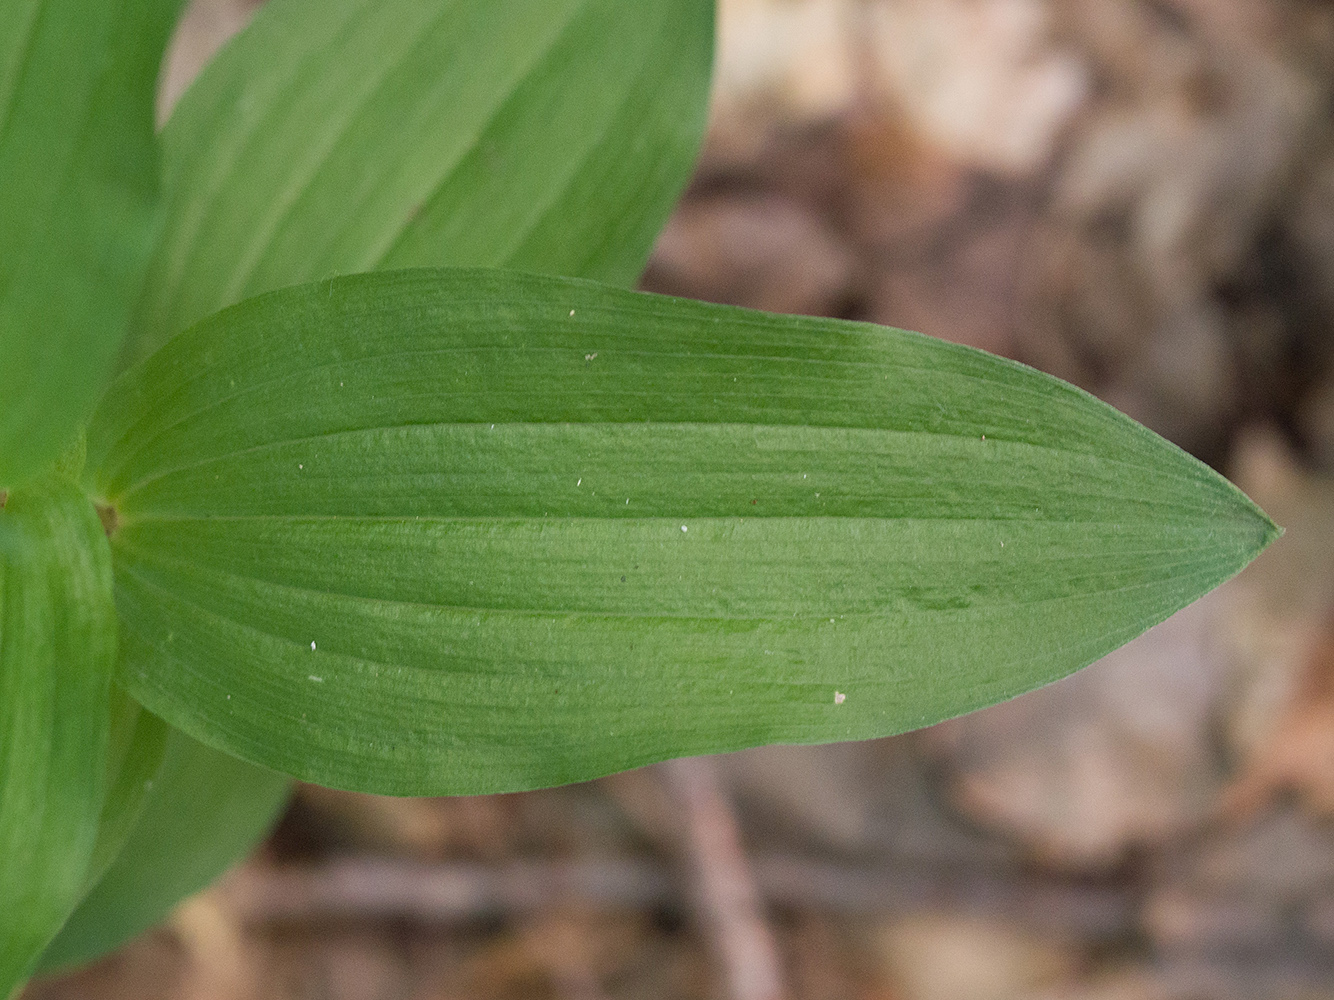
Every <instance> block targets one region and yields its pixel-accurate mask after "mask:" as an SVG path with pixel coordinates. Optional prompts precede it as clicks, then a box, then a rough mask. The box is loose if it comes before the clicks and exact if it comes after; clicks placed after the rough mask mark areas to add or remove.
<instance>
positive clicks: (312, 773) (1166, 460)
mask: <svg viewBox="0 0 1334 1000" xmlns="http://www.w3.org/2000/svg"><path fill="white" fill-rule="evenodd" d="M89 447H90V452H89V464H90V467H91V468H93V469H95V470H96V472H95V475H94V488H95V489H96V490H97V491H98V493H99V495H101V496H103V497H105V498H106V499H107V500H108V501H110V502H112V503H114V504H115V506H116V508H117V510H118V511H119V516H120V518H121V524H120V527H119V529H118V530H117V532H116V533H115V535H114V537H113V551H114V553H115V562H116V574H117V604H118V607H119V609H120V612H121V615H122V619H123V621H124V623H125V634H124V640H123V641H124V643H125V657H124V661H123V662H124V667H125V675H124V679H125V682H126V683H127V684H129V685H130V687H131V689H132V691H133V692H134V693H135V695H136V697H139V698H140V699H141V700H143V701H144V703H145V704H146V705H148V706H149V707H150V708H152V709H153V710H154V711H156V712H159V713H161V714H162V715H163V716H164V717H165V718H167V719H168V720H170V721H171V722H173V723H175V724H176V725H178V726H180V727H181V728H183V729H185V730H186V731H187V732H189V733H192V734H193V735H195V736H196V737H198V738H199V739H202V740H204V741H205V742H208V743H210V744H212V745H215V746H218V747H221V748H224V749H226V750H229V751H231V752H233V753H236V754H238V755H240V756H242V757H245V758H247V759H249V760H252V761H255V762H258V763H262V764H264V765H266V766H270V767H273V768H275V769H279V770H283V771H286V772H289V773H292V774H296V775H298V776H301V777H303V778H307V779H309V780H314V781H318V782H322V783H325V784H330V785H335V786H342V787H350V788H360V789H369V790H376V791H382V792H394V793H428V792H429V793H457V792H483V791H496V790H502V789H514V788H526V787H533V786H537V785H547V784H554V783H558V782H562V781H572V780H576V779H579V778H586V777H590V776H592V775H596V774H601V773H605V772H608V771H612V770H615V769H618V768H625V767H630V766H633V765H636V764H641V763H644V762H646V761H650V760H655V759H659V758H662V757H667V756H672V755H679V754H689V753H702V752H706V751H715V750H726V749H733V748H737V747H741V746H748V745H753V744H757V743H763V742H774V741H800V742H813V741H822V740H835V739H853V738H861V737H867V736H874V735H881V734H885V733H891V732H897V731H900V730H904V729H908V728H912V727H915V726H921V725H925V724H928V723H930V722H934V721H936V720H938V719H941V718H944V717H946V716H949V715H952V714H955V713H958V712H962V711H966V710H968V709H972V708H976V707H978V706H980V705H983V704H987V703H989V702H993V701H996V700H999V699H1002V698H1006V697H1009V696H1011V695H1014V694H1017V693H1019V692H1021V691H1024V690H1027V689H1029V688H1032V687H1034V686H1036V685H1039V684H1042V683H1045V682H1047V681H1050V680H1052V679H1054V678H1056V677H1059V676H1062V675H1063V674H1065V673H1068V672H1069V671H1071V670H1073V669H1075V668H1077V667H1079V666H1082V665H1084V664H1086V663H1088V662H1090V661H1091V660H1093V659H1095V658H1096V657H1098V656H1100V655H1101V654H1103V653H1105V652H1107V651H1108V650H1110V649H1112V648H1114V647H1115V646H1117V645H1119V644H1120V643H1122V642H1124V641H1126V640H1127V639H1129V638H1131V637H1132V636H1134V635H1136V634H1138V633H1139V632H1141V631H1143V630H1144V629H1145V628H1147V627H1148V626H1150V625H1152V624H1153V623H1155V622H1157V621H1160V620H1161V619H1163V618H1165V617H1166V616H1167V615H1168V614H1170V613H1171V612H1172V611H1174V610H1176V609H1177V608H1179V607H1181V606H1182V605H1184V604H1186V603H1188V602H1189V601H1191V600H1193V599H1194V598H1195V597H1197V596H1199V595H1200V594H1202V593H1204V592H1205V591H1207V590H1208V589H1210V588H1211V587H1213V586H1214V585H1216V584H1217V583H1218V582H1220V581H1221V580H1223V579H1225V578H1227V577H1228V576H1230V575H1231V574H1233V573H1235V572H1236V571H1237V570H1238V569H1240V568H1241V567H1242V566H1243V565H1245V564H1246V562H1248V561H1249V560H1250V559H1251V558H1252V557H1253V556H1254V555H1255V554H1256V553H1257V552H1258V551H1260V549H1261V548H1263V546H1264V545H1265V544H1267V542H1268V541H1269V539H1270V538H1271V537H1272V533H1273V531H1274V528H1273V526H1272V524H1270V522H1269V521H1268V520H1267V519H1266V518H1265V517H1264V516H1263V514H1261V513H1260V512H1259V511H1258V510H1257V509H1256V508H1255V507H1254V506H1253V505H1252V504H1251V503H1250V502H1249V501H1247V500H1246V499H1245V497H1243V496H1242V495H1241V494H1239V493H1238V492H1237V491H1236V490H1235V488H1234V487H1232V486H1231V485H1230V484H1228V483H1227V482H1226V481H1225V480H1223V479H1221V478H1220V477H1218V476H1217V475H1215V474H1214V473H1213V472H1211V471H1210V470H1208V469H1207V468H1206V467H1204V466H1202V465H1201V464H1200V463H1198V462H1196V461H1195V460H1194V459H1191V458H1190V457H1189V456H1186V455H1185V454H1183V453H1182V452H1180V451H1179V450H1177V449H1176V448H1174V447H1173V446H1171V445H1169V444H1167V443H1166V442H1164V441H1162V440H1161V439H1160V438H1157V437H1156V436H1155V435H1153V434H1151V433H1150V432H1148V431H1147V430H1145V429H1144V428H1142V427H1139V426H1138V425H1136V424H1134V423H1133V422H1131V421H1130V420H1128V419H1127V418H1125V417H1123V416H1121V415H1120V414H1118V413H1116V412H1115V411H1114V410H1112V409H1110V408H1109V407H1107V406H1104V405H1103V404H1101V403H1099V402H1097V401H1096V400H1094V399H1092V398H1091V397H1089V396H1087V395H1085V394H1084V393H1081V392H1079V391H1078V390H1076V389H1074V388H1072V387H1070V386H1068V385H1065V384H1064V383H1061V382H1059V381H1057V380H1055V379H1052V378H1049V377H1046V376H1043V375H1041V374H1039V373H1037V372H1034V371H1032V370H1030V369H1026V368H1023V367H1022V366H1019V365H1015V364H1012V363H1010V362H1006V361H1003V360H1000V359H996V358H993V357H991V356H988V355H985V354H982V353H980V352H976V351H971V350H968V349H966V348H961V347H957V346H953V345H949V344H945V343H941V342H938V341H933V340H930V339H928V338H925V337H921V336H918V335H915V334H908V333H903V332H899V331H893V330H887V329H884V328H877V327H871V326H867V325H858V324H847V323H839V322H836V321H828V320H815V319H804V318H794V317H778V316H766V315H763V314H757V313H751V312H745V311H740V310H735V309H728V308H724V307H717V306H708V305H703V304H700V303H692V302H684V301H677V300H670V299H664V298H659V297H652V296H645V295H637V294H633V293H627V292H618V291H615V290H612V289H608V288H605V287H601V286H597V285H593V284H589V283H584V282H578V281H568V280H558V279H543V278H538V277H534V276H526V277H525V276H517V275H507V274H504V273H498V272H484V271H416V272H400V273H394V274H380V275H365V276H358V277H355V278H348V279H342V280H338V281H333V282H326V283H319V284H315V285H309V286H304V287H300V288H295V289H289V290H285V291H282V292H278V293H275V294H272V295H269V296H264V297H261V298H259V299H256V300H252V301H249V302H247V303H244V304H242V305H241V306H238V307H236V308H234V309H231V310H228V311H225V312H223V313H221V314H219V315H217V316H215V317H213V318H211V319H209V320H207V321H206V322H204V323H202V324H200V325H199V326H198V327H196V328H194V329H193V330H192V331H190V332H189V333H187V334H185V335H183V336H182V337H180V338H178V339H177V340H176V341H174V342H173V343H172V344H171V345H169V346H168V347H167V348H166V349H165V350H163V351H161V352H159V354H158V355H156V356H155V357H154V358H153V359H151V361H150V362H149V363H147V364H146V365H144V366H142V367H140V368H138V369H136V370H134V371H132V372H130V373H127V375H126V376H125V377H123V378H122V379H121V380H120V381H119V382H118V383H117V384H116V385H115V386H114V388H113V390H112V392H111V393H110V395H109V397H108V399H107V401H106V404H105V406H104V408H103V409H102V410H100V411H99V416H98V418H97V420H96V421H95V423H94V427H93V430H92V432H91V435H90V444H89Z"/></svg>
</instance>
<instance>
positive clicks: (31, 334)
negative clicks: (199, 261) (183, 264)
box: [0, 0, 180, 488]
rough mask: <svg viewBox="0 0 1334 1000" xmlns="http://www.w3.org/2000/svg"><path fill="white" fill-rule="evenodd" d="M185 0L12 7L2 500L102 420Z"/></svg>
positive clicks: (6, 91)
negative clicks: (170, 39) (170, 36)
mask: <svg viewBox="0 0 1334 1000" xmlns="http://www.w3.org/2000/svg"><path fill="white" fill-rule="evenodd" d="M179 6H180V0H104V2H99V3H87V2H84V0H0V488H2V487H4V486H13V485H15V484H17V483H19V482H21V481H23V480H24V479H25V478H27V477H28V476H30V475H32V474H33V473H34V472H35V471H37V470H38V469H40V468H41V467H43V466H45V465H47V464H48V463H50V462H51V461H52V460H53V459H54V458H55V457H56V455H57V453H58V452H59V451H60V449H61V448H62V447H63V446H65V445H66V444H67V443H68V441H69V439H70V438H71V437H73V436H74V434H75V431H76V430H77V428H78V425H79V423H80V422H81V421H82V420H83V419H84V418H86V417H87V415H88V412H89V410H91V409H92V406H93V403H94V401H95V398H96V395H97V392H98V390H100V389H101V387H102V385H103V383H104V381H105V379H106V377H107V374H108V371H109V369H110V366H111V363H112V362H113V360H114V359H115V356H116V351H117V349H118V348H119V346H120V343H121V339H122V337H123V336H124V333H125V325H126V320H127V318H128V316H129V312H130V309H131V307H132V305H133V303H134V301H135V299H136V298H137V296H138V294H139V289H140V284H141V282H142V280H143V275H144V268H145V265H146V262H147V259H148V254H149V252H150V250H151V246H152V240H153V234H154V223H155V219H156V216H155V212H154V204H155V198H156V194H157V160H156V148H155V143H154V139H153V90H154V84H155V82H156V80H157V73H158V65H159V63H160V62H161V59H162V49H163V46H164V45H165V43H166V38H167V33H168V32H169V31H170V29H171V25H172V23H173V22H174V20H175V17H176V12H177V9H178V7H179Z"/></svg>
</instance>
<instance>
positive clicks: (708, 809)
mask: <svg viewBox="0 0 1334 1000" xmlns="http://www.w3.org/2000/svg"><path fill="white" fill-rule="evenodd" d="M662 768H663V771H664V773H665V774H666V775H667V778H668V783H669V785H670V786H671V788H672V790H673V791H674V792H675V797H676V798H677V799H678V801H679V802H680V805H681V809H682V813H683V818H684V822H685V838H686V844H685V846H686V852H687V861H688V863H689V867H690V874H691V881H690V895H691V897H692V900H693V902H694V908H695V912H696V913H697V914H698V915H699V918H700V922H701V924H702V925H703V928H704V930H705V931H706V933H707V934H708V936H709V940H710V942H711V943H712V945H713V950H714V951H715V952H716V953H717V955H718V960H719V961H720V962H721V963H722V966H723V969H724V972H725V975H726V979H727V986H728V996H729V997H731V998H732V1000H781V998H782V997H783V996H784V995H785V992H786V991H785V990H784V989H783V971H782V963H781V961H780V959H779V957H778V948H777V946H776V945H775V943H774V938H773V932H772V931H771V930H770V928H769V924H768V921H767V920H766V919H765V915H764V903H763V899H762V897H761V895H760V892H759V891H758V890H757V889H756V887H755V880H754V878H753V876H752V875H751V869H750V863H749V861H748V860H747V858H746V852H745V849H744V848H743V847H742V845H741V831H740V829H739V827H738V825H737V821H736V815H735V813H734V812H733V811H732V806H731V803H729V802H728V800H727V796H726V794H725V793H724V792H723V789H722V786H721V784H720V783H719V781H718V775H717V770H716V764H715V762H714V760H713V758H712V757H691V758H686V759H683V760H673V761H669V762H668V763H666V764H664V765H662Z"/></svg>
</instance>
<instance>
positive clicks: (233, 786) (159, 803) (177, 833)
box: [42, 713, 289, 971]
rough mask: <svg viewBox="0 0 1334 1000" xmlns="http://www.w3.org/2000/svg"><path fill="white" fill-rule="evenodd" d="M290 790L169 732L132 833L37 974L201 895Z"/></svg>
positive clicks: (94, 952)
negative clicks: (179, 902)
mask: <svg viewBox="0 0 1334 1000" xmlns="http://www.w3.org/2000/svg"><path fill="white" fill-rule="evenodd" d="M145 714H147V713H145ZM150 718H151V717H150ZM288 785H289V782H288V779H287V778H286V777H285V776H283V775H279V774H274V773H273V772H271V771H265V770H263V769H261V768H257V767H254V766H252V765H250V764H247V763H245V762H244V761H240V760H237V759H236V758H235V757H232V756H230V755H228V754H223V753H218V752H217V751H216V750H210V749H209V748H208V747H205V746H202V745H200V744H199V743H196V742H195V741H194V740H192V739H190V738H189V737H187V736H185V735H183V734H182V733H180V732H178V731H176V730H172V731H171V732H170V734H169V735H168V737H167V746H166V752H165V759H164V761H163V764H162V767H161V769H160V770H159V771H158V772H157V775H156V777H155V778H154V780H153V785H152V789H151V790H150V791H149V793H148V796H147V801H146V802H145V803H144V805H143V811H142V813H141V814H140V815H139V821H138V823H137V824H136V825H135V827H134V828H133V831H132V832H131V833H130V834H129V838H128V840H127V841H126V842H125V844H124V847H123V849H122V850H121V851H120V852H119V853H118V854H117V855H116V858H115V860H114V861H113V862H112V864H111V866H110V867H109V868H108V869H107V870H106V872H105V874H103V875H102V877H101V878H100V880H99V881H98V883H97V885H96V887H95V888H94V889H93V890H92V892H90V893H89V895H88V896H87V898H85V899H84V900H83V902H82V903H81V904H80V905H79V908H78V909H77V910H75V912H74V915H73V916H71V917H70V919H69V922H68V923H66V924H65V926H64V927H62V928H61V930H60V933H59V934H58V935H57V936H56V938H55V940H54V941H52V942H51V944H50V946H49V947H48V948H47V950H46V952H45V954H43V956H42V969H43V970H44V971H46V970H52V969H58V968H61V967H63V966H68V965H73V964H75V963H78V962H83V961H87V960H88V959H90V958H95V957H96V956H98V955H100V954H102V953H104V952H107V951H110V950H111V949H112V948H116V947H118V946H119V945H121V944H124V943H125V942H126V941H128V940H129V939H130V938H132V937H134V936H135V935H136V934H139V933H140V932H142V931H145V930H147V929H148V928H149V927H151V926H152V925H153V924H155V923H157V922H158V921H159V920H161V919H162V917H163V915H164V914H165V913H166V912H167V911H168V910H170V909H171V907H172V906H174V905H175V904H176V903H177V902H178V901H179V900H181V899H184V898H185V897H186V896H188V895H190V894H191V893H195V892H198V891H199V890H201V889H203V888H204V887H205V886H207V885H208V884H209V883H210V882H212V881H213V880H214V879H215V878H217V877H218V876H219V875H220V874H222V872H223V871H224V870H225V869H227V868H228V867H229V866H230V865H231V864H232V863H233V862H235V860H236V859H237V858H239V857H240V856H241V855H243V854H244V853H245V852H246V851H248V850H249V849H250V848H251V847H252V846H253V845H254V843H255V841H257V840H258V839H259V838H260V837H262V836H263V835H264V833H265V832H266V831H267V830H268V829H269V827H270V826H272V825H273V822H274V820H275V819H276V818H277V814H278V812H279V810H280V809H281V808H282V806H283V804H284V803H285V802H286V801H287V791H288Z"/></svg>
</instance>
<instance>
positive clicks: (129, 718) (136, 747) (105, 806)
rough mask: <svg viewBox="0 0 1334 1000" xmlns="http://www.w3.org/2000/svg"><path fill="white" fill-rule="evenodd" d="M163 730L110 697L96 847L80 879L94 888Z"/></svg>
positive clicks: (157, 753) (119, 843) (148, 782)
mask: <svg viewBox="0 0 1334 1000" xmlns="http://www.w3.org/2000/svg"><path fill="white" fill-rule="evenodd" d="M168 728H169V727H168V726H167V724H166V723H165V722H163V721H162V720H161V719H159V718H158V717H157V716H155V715H153V714H152V713H151V712H145V711H144V710H143V709H142V708H141V707H140V705H139V703H138V702H136V701H135V700H134V699H132V698H130V697H128V696H127V695H126V694H125V692H123V691H121V690H119V689H113V690H112V693H111V739H110V744H109V751H108V753H107V782H106V787H107V795H106V799H105V801H104V802H103V803H102V816H101V819H100V820H99V822H98V827H97V845H96V846H95V847H94V848H93V856H92V859H91V860H90V861H89V863H88V871H87V873H86V874H85V876H84V888H85V890H87V889H91V888H92V887H93V886H95V885H96V884H97V883H98V882H99V881H100V880H101V878H102V876H103V874H104V873H105V872H106V870H107V868H108V866H110V864H111V862H112V861H114V860H115V858H116V855H118V854H119V853H120V850H121V848H122V847H123V846H124V845H125V841H126V838H128V837H129V835H130V831H131V830H133V829H134V826H135V823H136V822H137V821H138V819H139V812H140V810H141V809H142V808H143V805H144V801H145V798H146V796H147V794H148V790H149V789H150V788H151V787H152V785H153V779H154V777H155V776H156V774H157V772H158V768H159V767H161V765H162V754H163V751H164V749H165V747H166V745H167V731H168Z"/></svg>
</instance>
